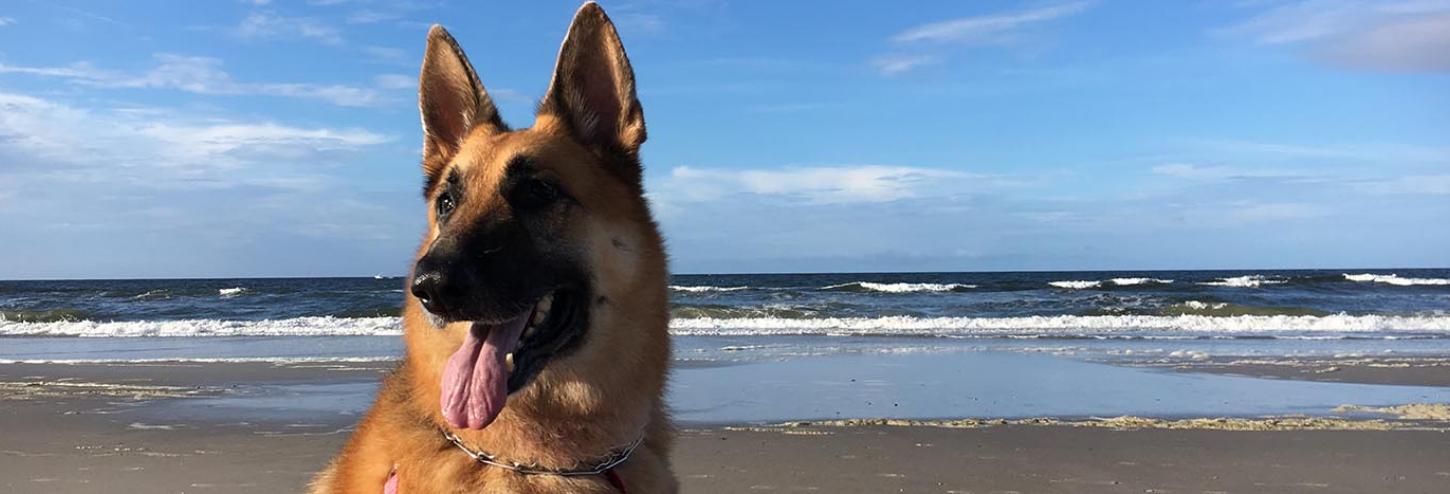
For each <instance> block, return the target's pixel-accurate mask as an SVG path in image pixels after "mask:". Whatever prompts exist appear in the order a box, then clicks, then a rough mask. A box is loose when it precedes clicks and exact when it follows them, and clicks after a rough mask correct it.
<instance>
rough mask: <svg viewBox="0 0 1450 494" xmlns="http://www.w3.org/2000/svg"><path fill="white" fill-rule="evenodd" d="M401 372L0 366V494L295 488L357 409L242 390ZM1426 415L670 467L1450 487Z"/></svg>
mask: <svg viewBox="0 0 1450 494" xmlns="http://www.w3.org/2000/svg"><path fill="white" fill-rule="evenodd" d="M1341 364H1343V363H1341ZM390 365H391V364H389V363H345V364H307V365H300V364H292V365H275V364H267V363H186V364H126V365H97V364H88V365H61V364H4V365H0V491H4V492H17V493H30V492H36V493H39V492H46V493H55V492H59V493H82V492H296V491H300V490H301V489H302V487H303V486H304V485H305V483H306V482H307V480H308V479H309V478H310V477H311V475H312V473H313V472H314V471H316V470H317V469H319V468H321V467H322V466H323V465H324V464H325V463H326V462H327V460H328V459H329V458H330V457H331V456H332V455H333V454H334V453H335V452H336V451H337V449H338V448H339V447H340V446H341V445H342V443H343V442H344V441H345V440H346V436H347V434H348V431H349V429H348V428H349V426H350V425H351V424H352V422H353V421H354V420H355V419H356V415H355V413H356V411H355V410H354V409H355V408H356V404H353V403H341V402H339V404H337V407H338V409H337V410H331V409H328V408H327V407H328V406H331V403H330V402H328V401H326V400H321V401H319V402H318V403H317V404H318V405H321V406H320V407H314V408H309V407H307V406H300V405H297V404H296V403H287V406H288V407H291V408H290V409H289V410H291V411H282V412H278V411H276V410H271V409H255V410H250V411H249V410H248V409H247V408H246V406H247V405H245V404H242V405H239V404H238V403H237V402H228V401H226V400H229V399H231V398H229V397H230V396H231V395H233V394H234V390H235V389H238V388H236V387H237V386H238V385H239V384H243V383H247V384H249V385H255V384H257V383H263V384H268V385H271V384H278V385H298V384H300V385H304V386H316V388H315V390H316V393H317V394H326V393H327V392H328V390H329V389H332V388H330V387H329V386H349V385H352V384H356V383H368V382H371V381H375V380H376V379H377V378H378V376H380V375H381V373H383V372H385V371H386V369H387V368H388V367H389V366H390ZM1407 368H1412V367H1407ZM1387 375H1388V374H1387ZM1397 375H1399V376H1400V377H1401V378H1402V381H1396V382H1393V383H1394V384H1429V385H1436V384H1437V381H1432V380H1430V381H1427V380H1420V379H1421V378H1425V376H1423V375H1421V374H1420V373H1416V372H1405V373H1402V374H1397ZM1415 376H1420V377H1415ZM1282 377H1290V378H1293V377H1296V376H1282ZM1381 377H1383V376H1381ZM1435 378H1438V376H1433V375H1432V376H1430V377H1429V378H1425V379H1435ZM1387 379H1388V378H1387ZM307 389H314V388H307ZM309 392H311V391H309ZM282 399H291V398H289V397H283V398H282ZM257 403H260V404H262V406H268V405H267V404H268V403H271V402H268V401H265V400H262V401H258V402H257ZM284 408H285V407H284ZM1414 410H1416V411H1418V412H1426V411H1428V412H1431V414H1430V415H1427V417H1429V418H1428V419H1427V418H1425V417H1424V416H1416V417H1417V418H1413V419H1409V418H1404V417H1401V416H1399V415H1396V414H1393V413H1377V412H1380V411H1378V410H1368V409H1346V413H1348V414H1350V415H1352V416H1346V417H1343V418H1334V417H1330V418H1319V419H1294V418H1288V419H1269V420H1257V421H1256V420H1245V419H1231V420H1219V421H1214V420H1209V421H1195V420H1158V419H1143V420H1137V419H1116V420H1084V419H1073V420H1066V421H1064V420H1056V419H1048V418H1043V419H1035V420H1034V419H1027V420H1015V421H1006V422H1003V421H992V420H987V421H978V420H956V421H844V422H814V423H811V424H809V425H804V424H788V425H779V426H759V425H732V424H722V425H716V426H703V425H699V424H685V425H684V426H683V430H682V431H681V434H680V440H679V446H678V451H677V453H676V455H675V468H676V472H677V474H678V475H679V477H680V479H681V482H682V484H683V488H684V489H683V491H684V492H691V493H717V492H718V493H736V492H750V491H767V492H942V493H945V492H973V493H987V492H1134V493H1142V492H1193V493H1204V492H1427V493H1429V492H1446V490H1447V486H1450V432H1446V430H1447V427H1450V424H1447V423H1446V422H1445V421H1443V420H1439V419H1436V417H1437V416H1436V415H1434V413H1440V412H1443V408H1441V407H1428V408H1423V409H1414ZM1386 411H1396V410H1386ZM1401 411H1402V410H1401ZM1366 414H1367V415H1366ZM626 480H627V479H626Z"/></svg>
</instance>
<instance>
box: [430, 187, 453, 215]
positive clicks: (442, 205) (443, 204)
mask: <svg viewBox="0 0 1450 494" xmlns="http://www.w3.org/2000/svg"><path fill="white" fill-rule="evenodd" d="M435 207H436V208H437V212H438V218H439V219H442V218H444V217H447V216H448V213H452V212H453V209H454V208H457V207H458V201H457V200H455V199H454V198H453V192H450V191H446V190H445V191H443V193H442V194H438V201H437V202H436V204H435Z"/></svg>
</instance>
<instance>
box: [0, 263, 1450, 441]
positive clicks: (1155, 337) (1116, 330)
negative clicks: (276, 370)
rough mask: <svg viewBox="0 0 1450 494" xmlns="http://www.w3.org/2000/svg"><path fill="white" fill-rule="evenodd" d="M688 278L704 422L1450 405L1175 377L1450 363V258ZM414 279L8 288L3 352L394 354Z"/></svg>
mask: <svg viewBox="0 0 1450 494" xmlns="http://www.w3.org/2000/svg"><path fill="white" fill-rule="evenodd" d="M670 282H671V286H670V295H671V299H672V301H671V308H670V311H671V314H672V315H673V318H672V322H671V324H670V331H671V333H672V335H673V337H674V338H673V340H674V347H675V350H674V351H675V355H674V360H675V369H676V371H675V374H674V376H673V377H672V380H671V382H672V384H671V387H670V400H671V403H672V406H673V407H675V409H676V411H677V413H678V415H679V416H680V417H681V418H682V419H684V420H690V421H696V422H713V421H770V420H786V419H792V418H810V417H880V416H891V417H916V418H921V417H953V416H963V415H964V414H965V415H973V416H994V417H1012V416H1034V415H1035V414H1036V415H1040V414H1043V413H1047V412H1052V413H1055V414H1062V415H1081V416H1088V415H1103V416H1110V415H1114V414H1148V415H1152V416H1165V415H1168V416H1174V415H1182V416H1193V415H1195V414H1204V413H1212V414H1221V415H1237V416H1257V415H1262V414H1270V413H1328V411H1329V410H1330V409H1332V408H1334V407H1335V406H1337V405H1338V404H1343V403H1371V404H1374V403H1385V404H1390V403H1408V402H1439V401H1446V400H1450V394H1447V393H1450V388H1424V387H1415V386H1374V385H1362V384H1341V383H1323V382H1301V381H1277V380H1265V379H1251V378H1244V377H1233V376H1206V375H1188V374H1178V373H1168V374H1164V373H1163V372H1162V371H1159V370H1154V369H1161V368H1164V366H1163V364H1165V363H1167V364H1168V365H1169V366H1170V367H1171V365H1172V364H1173V362H1180V361H1181V362H1184V363H1192V362H1203V361H1210V360H1214V359H1218V358H1220V357H1250V358H1253V357H1263V358H1283V357H1291V358H1298V357H1333V358H1353V357H1366V358H1373V359H1384V358H1444V357H1450V270H1446V269H1399V270H1364V269H1350V270H1314V271H1304V270H1252V271H1153V272H1129V271H1123V272H1015V273H883V274H764V275H677V276H674V277H673V278H672V279H671V281H670ZM404 283H405V280H404V279H402V278H397V277H392V278H278V279H246V278H244V279H170V280H86V281H5V282H0V318H3V319H0V364H3V363H59V364H88V363H100V364H115V365H124V364H135V363H159V362H166V363H168V364H166V365H167V366H174V365H176V363H178V362H179V363H188V362H190V363H193V364H195V365H206V364H207V363H232V362H235V363H248V362H261V363H269V362H270V363H273V364H276V365H299V364H304V365H311V364H312V363H316V365H331V364H328V363H329V362H331V363H335V364H344V363H358V362H384V363H386V362H388V361H392V360H395V359H397V358H398V357H399V356H400V355H401V354H402V352H403V348H402V341H401V338H399V337H398V336H399V335H400V334H401V332H402V329H401V327H400V321H399V318H398V313H399V306H400V304H401V303H402V300H403V297H404ZM1135 363H1138V364H1150V363H1151V364H1152V366H1156V367H1154V368H1147V367H1149V366H1147V365H1145V366H1139V365H1135ZM1103 364H1107V365H1103ZM179 368H183V369H184V368H186V367H185V366H184V365H183V366H182V367H179ZM741 382H754V383H760V384H763V385H764V386H753V387H749V388H748V389H747V388H741V387H740V386H739V385H738V384H737V383H741ZM327 385H328V386H334V385H336V386H340V387H338V388H337V390H338V392H339V393H341V395H342V396H346V397H348V398H347V400H349V401H347V403H349V404H350V405H349V406H350V407H351V408H350V410H352V411H353V412H354V413H355V412H357V411H360V410H361V409H362V408H363V407H365V406H366V404H367V403H368V400H369V399H370V396H371V395H370V393H371V389H373V388H372V387H373V386H374V385H375V382H374V381H371V380H367V381H362V382H349V383H345V384H337V383H332V384H327ZM278 393H281V392H280V391H279V392H278ZM255 394H256V395H257V396H273V395H267V394H266V393H262V392H260V391H259V392H257V393H255ZM274 394H275V393H274ZM283 394H285V393H283ZM283 394H276V395H277V396H282V395H283ZM314 394H316V393H314ZM238 396H252V394H248V393H242V394H240V395H238ZM287 396H291V395H290V394H288V395H287ZM800 396H811V397H812V398H811V399H809V400H801V399H798V398H799V397H800ZM228 399H233V398H228ZM274 401H275V400H274ZM195 403H199V404H203V405H205V406H208V407H210V406H220V405H216V404H213V403H211V402H206V401H198V402H195ZM266 403H272V401H268V402H266ZM328 403H333V402H328ZM887 405H889V406H887ZM882 407H885V408H882ZM273 412H275V411H273ZM273 412H269V413H273Z"/></svg>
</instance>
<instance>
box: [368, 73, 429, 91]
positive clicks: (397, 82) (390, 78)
mask: <svg viewBox="0 0 1450 494" xmlns="http://www.w3.org/2000/svg"><path fill="white" fill-rule="evenodd" d="M373 80H374V81H375V82H376V84H377V85H378V87H380V88H383V89H415V88H417V87H418V77H417V76H411V75H403V74H383V75H380V76H377V77H375V78H373Z"/></svg>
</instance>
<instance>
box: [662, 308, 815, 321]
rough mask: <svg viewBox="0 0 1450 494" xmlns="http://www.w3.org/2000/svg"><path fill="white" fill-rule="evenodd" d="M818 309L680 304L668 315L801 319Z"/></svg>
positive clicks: (677, 317)
mask: <svg viewBox="0 0 1450 494" xmlns="http://www.w3.org/2000/svg"><path fill="white" fill-rule="evenodd" d="M820 312H821V310H820V309H814V308H810V307H786V306H767V307H737V306H731V305H681V306H676V307H671V308H670V317H671V318H674V319H689V318H698V317H704V318H718V319H728V318H749V317H775V318H782V319H801V318H807V317H814V316H816V315H819V314H820Z"/></svg>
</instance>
